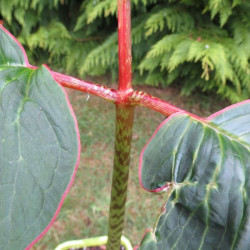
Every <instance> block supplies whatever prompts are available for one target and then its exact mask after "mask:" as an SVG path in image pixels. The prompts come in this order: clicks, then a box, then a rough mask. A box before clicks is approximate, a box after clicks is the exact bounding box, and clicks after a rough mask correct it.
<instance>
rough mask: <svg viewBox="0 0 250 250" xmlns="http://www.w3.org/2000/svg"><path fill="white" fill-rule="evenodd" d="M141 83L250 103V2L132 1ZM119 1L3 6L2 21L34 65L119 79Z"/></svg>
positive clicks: (21, 1) (31, 1) (43, 0)
mask: <svg viewBox="0 0 250 250" xmlns="http://www.w3.org/2000/svg"><path fill="white" fill-rule="evenodd" d="M131 2H132V43H133V73H134V81H135V82H140V83H147V84H150V85H155V86H159V85H160V86H168V85H170V84H178V85H180V86H181V89H182V93H183V94H186V95H188V94H190V93H192V91H194V90H199V91H203V92H210V93H217V94H219V95H220V96H222V97H224V98H227V99H229V100H230V101H231V102H237V101H240V100H243V99H247V98H249V97H250V66H249V59H250V19H249V13H250V2H249V1H246V0H203V1H196V0H131ZM116 9H117V0H93V1H89V0H85V1H79V0H78V1H77V0H54V1H50V0H13V1H9V0H1V1H0V18H1V19H3V20H4V22H5V25H6V26H7V28H8V29H10V30H11V31H12V32H13V33H14V35H15V36H17V37H18V39H19V40H20V41H21V42H22V43H23V44H24V45H25V46H26V48H29V49H30V56H32V57H33V59H34V60H36V61H37V60H41V61H43V62H44V61H45V62H46V60H48V62H49V63H52V64H53V67H59V66H60V67H62V68H63V69H64V70H66V71H67V72H68V73H70V74H75V75H79V76H80V77H84V76H86V75H102V74H107V73H111V74H112V76H113V78H115V77H116V72H117V65H118V59H117V58H118V57H117V30H116V29H117V28H116V25H117V13H116Z"/></svg>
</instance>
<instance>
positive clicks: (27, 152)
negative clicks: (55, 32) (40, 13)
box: [0, 25, 80, 250]
mask: <svg viewBox="0 0 250 250" xmlns="http://www.w3.org/2000/svg"><path fill="white" fill-rule="evenodd" d="M0 105H1V106H0V248H1V249H2V250H4V249H6V250H9V249H15V250H18V249H24V248H25V247H28V248H29V247H30V246H31V245H32V244H33V243H34V242H36V241H37V240H38V239H39V238H40V237H41V236H42V235H43V234H44V233H45V232H46V231H47V230H48V228H49V226H50V225H51V224H52V222H53V220H54V219H55V216H56V214H57V213H58V211H59V209H60V207H61V205H62V201H63V199H64V197H65V195H66V193H67V192H68V190H69V186H70V184H71V183H72V180H73V177H74V174H75V170H76V166H77V164H78V161H79V150H80V146H79V140H78V129H77V124H76V119H75V116H74V114H73V111H72V108H71V106H70V104H69V102H68V99H67V96H66V94H65V92H64V91H63V89H62V87H61V86H60V85H59V84H58V83H57V82H55V81H54V79H53V78H52V76H51V74H50V71H49V69H48V68H47V67H45V66H42V67H40V68H38V69H36V68H35V67H32V66H31V65H29V63H28V60H27V57H26V54H25V52H24V50H23V48H22V47H21V45H20V44H19V43H18V42H17V41H16V40H15V39H14V38H13V37H12V36H11V34H9V33H8V32H7V31H6V30H5V29H4V28H3V27H2V26H1V25H0Z"/></svg>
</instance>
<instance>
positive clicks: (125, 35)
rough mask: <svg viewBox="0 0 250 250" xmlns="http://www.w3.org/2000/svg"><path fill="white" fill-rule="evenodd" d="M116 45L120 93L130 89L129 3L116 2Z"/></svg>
mask: <svg viewBox="0 0 250 250" xmlns="http://www.w3.org/2000/svg"><path fill="white" fill-rule="evenodd" d="M118 45H119V87H118V89H119V90H120V91H126V90H128V89H131V88H132V83H131V63H132V56H131V14H130V1H129V0H118Z"/></svg>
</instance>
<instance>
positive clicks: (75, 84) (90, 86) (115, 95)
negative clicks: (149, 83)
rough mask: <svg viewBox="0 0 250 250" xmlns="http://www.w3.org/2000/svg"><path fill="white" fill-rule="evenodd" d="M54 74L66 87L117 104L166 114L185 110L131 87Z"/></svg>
mask: <svg viewBox="0 0 250 250" xmlns="http://www.w3.org/2000/svg"><path fill="white" fill-rule="evenodd" d="M52 74H53V77H54V79H55V80H56V81H57V82H59V83H60V84H61V85H62V86H64V87H67V88H71V89H75V90H79V91H82V92H87V93H90V94H93V95H97V96H100V97H102V98H104V99H106V100H108V101H110V102H113V103H116V104H118V103H124V104H126V105H132V106H136V105H139V106H144V107H147V108H149V109H152V110H155V111H157V112H159V113H161V114H163V115H166V116H170V115H172V114H174V113H176V112H179V111H183V110H182V109H180V108H178V107H175V106H174V105H172V104H170V103H168V102H165V101H163V100H161V99H158V98H156V97H154V96H151V95H150V94H147V93H145V92H142V91H134V90H132V89H131V88H130V89H127V90H125V91H120V90H116V89H111V88H108V87H104V86H102V85H99V84H94V83H91V82H86V81H83V80H79V79H77V78H74V77H71V76H67V75H63V74H60V73H57V72H54V71H53V72H52Z"/></svg>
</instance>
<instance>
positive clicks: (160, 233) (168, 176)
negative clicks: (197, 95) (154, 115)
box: [140, 100, 250, 250]
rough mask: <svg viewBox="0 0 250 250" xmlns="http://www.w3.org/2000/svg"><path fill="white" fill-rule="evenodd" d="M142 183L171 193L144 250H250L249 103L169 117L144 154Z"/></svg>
mask: <svg viewBox="0 0 250 250" xmlns="http://www.w3.org/2000/svg"><path fill="white" fill-rule="evenodd" d="M140 182H141V184H142V186H143V187H144V188H145V189H147V190H148V191H151V192H163V191H164V190H165V191H166V190H168V192H169V198H168V199H167V201H166V204H165V205H164V207H163V212H162V213H161V215H160V217H159V218H158V221H157V225H156V228H155V229H154V230H152V231H149V232H147V234H146V235H145V237H144V239H143V241H142V243H141V246H140V249H160V250H161V249H162V250H167V249H188V250H193V249H239V250H247V249H250V200H249V199H250V101H249V100H248V101H245V102H242V103H239V104H236V105H233V106H231V107H229V108H226V109H225V110H222V111H220V112H218V113H216V114H214V115H212V116H211V117H209V118H207V119H204V120H198V119H196V118H193V117H191V116H189V115H188V114H186V113H184V112H180V113H177V114H176V115H173V116H171V117H169V118H168V119H167V120H166V121H165V122H164V123H163V124H162V125H161V126H160V127H159V128H158V130H157V131H156V132H155V134H154V135H153V137H152V138H151V139H150V141H149V142H148V144H147V145H146V146H145V148H144V150H143V152H142V155H141V163H140Z"/></svg>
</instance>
